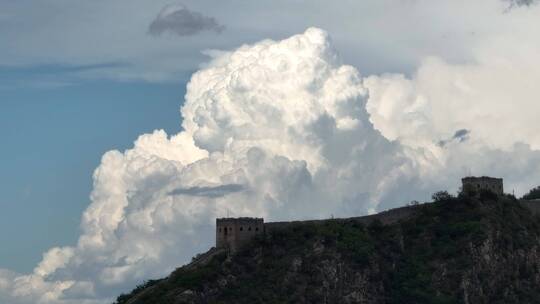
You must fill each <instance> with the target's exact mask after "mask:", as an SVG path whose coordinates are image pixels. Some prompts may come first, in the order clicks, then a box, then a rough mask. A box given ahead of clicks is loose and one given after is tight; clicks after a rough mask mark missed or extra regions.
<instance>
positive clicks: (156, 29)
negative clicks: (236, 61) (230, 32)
mask: <svg viewBox="0 0 540 304" xmlns="http://www.w3.org/2000/svg"><path fill="white" fill-rule="evenodd" d="M224 29H225V27H224V26H223V25H221V24H219V23H218V22H217V20H216V19H215V18H212V17H207V16H204V15H203V14H201V13H199V12H195V11H192V10H189V9H188V8H187V7H185V6H184V5H178V4H176V5H167V6H165V7H164V8H163V9H162V10H161V12H160V13H159V14H158V16H157V17H156V19H154V21H152V23H151V24H150V27H149V28H148V33H149V34H151V35H154V36H159V35H161V34H163V33H171V34H175V35H178V36H192V35H195V34H198V33H200V32H203V31H213V32H216V33H221V32H222V31H223V30H224Z"/></svg>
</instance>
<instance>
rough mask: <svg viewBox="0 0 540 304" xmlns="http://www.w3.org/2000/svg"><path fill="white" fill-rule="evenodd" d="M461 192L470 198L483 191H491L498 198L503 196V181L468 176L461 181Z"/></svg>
mask: <svg viewBox="0 0 540 304" xmlns="http://www.w3.org/2000/svg"><path fill="white" fill-rule="evenodd" d="M461 183H462V192H463V193H464V194H467V195H470V196H478V195H480V192H482V191H484V190H488V191H491V192H493V193H495V194H497V195H498V196H502V195H504V188H503V179H502V178H495V177H489V176H481V177H475V176H468V177H464V178H462V179H461Z"/></svg>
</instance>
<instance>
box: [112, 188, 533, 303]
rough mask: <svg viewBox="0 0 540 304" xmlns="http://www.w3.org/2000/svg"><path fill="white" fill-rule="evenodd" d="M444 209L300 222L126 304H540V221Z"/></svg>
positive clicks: (518, 214) (515, 207)
mask: <svg viewBox="0 0 540 304" xmlns="http://www.w3.org/2000/svg"><path fill="white" fill-rule="evenodd" d="M437 200H438V201H436V202H433V203H429V204H423V205H419V206H416V207H415V210H416V211H417V212H415V214H414V216H411V217H409V218H406V219H404V220H401V221H399V222H396V223H392V224H388V225H384V224H383V223H381V222H380V221H378V220H374V221H371V222H370V223H369V224H367V225H366V224H365V223H362V222H360V221H357V220H354V219H350V220H327V221H324V222H321V223H318V224H315V223H313V222H307V223H302V222H297V223H295V224H294V225H290V226H289V227H287V228H284V229H281V230H276V231H272V232H270V233H266V234H265V235H263V236H260V237H258V238H256V239H255V240H253V242H252V243H251V244H250V246H248V247H246V248H245V249H244V250H241V251H240V252H238V253H237V254H236V255H233V256H228V255H227V253H226V252H224V251H222V250H221V251H220V250H216V249H214V250H211V251H210V252H209V253H207V254H206V255H203V256H201V257H200V259H199V260H198V261H197V262H195V263H193V264H190V265H186V266H184V267H181V268H178V269H177V270H176V271H174V272H173V273H171V275H170V276H169V277H167V278H165V279H162V280H157V281H150V282H147V283H146V284H143V285H141V286H139V287H138V288H136V289H135V290H134V291H133V292H131V293H130V294H127V295H121V296H120V297H119V298H118V300H117V302H116V303H118V304H126V303H130V304H143V303H144V304H152V303H160V304H168V303H171V304H172V303H175V304H176V303H440V304H442V303H540V289H539V288H538V286H539V284H540V221H539V218H538V217H536V216H535V215H533V214H532V212H530V211H529V209H527V208H525V207H524V206H523V205H522V204H520V202H519V201H517V200H516V199H515V198H513V197H501V198H497V197H496V196H494V195H485V194H484V195H482V197H481V198H469V197H465V196H460V197H457V198H456V197H451V196H447V195H443V196H438V197H437Z"/></svg>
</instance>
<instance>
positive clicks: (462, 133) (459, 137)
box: [439, 129, 471, 147]
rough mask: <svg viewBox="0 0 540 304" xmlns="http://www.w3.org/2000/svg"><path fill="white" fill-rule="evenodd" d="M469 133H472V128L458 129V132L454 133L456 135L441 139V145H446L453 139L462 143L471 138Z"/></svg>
mask: <svg viewBox="0 0 540 304" xmlns="http://www.w3.org/2000/svg"><path fill="white" fill-rule="evenodd" d="M469 134H471V131H470V130H467V129H459V130H457V131H456V133H454V135H453V136H452V137H451V138H449V139H445V140H441V141H439V146H441V147H444V146H446V145H447V144H449V143H450V142H453V141H455V142H460V143H461V142H464V141H466V140H468V139H469Z"/></svg>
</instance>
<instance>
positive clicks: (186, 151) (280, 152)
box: [0, 28, 540, 304]
mask: <svg viewBox="0 0 540 304" xmlns="http://www.w3.org/2000/svg"><path fill="white" fill-rule="evenodd" d="M488 66H489V67H490V68H488ZM518 69H521V70H522V71H523V69H525V70H526V71H528V72H529V73H531V75H536V74H535V73H537V72H538V69H537V68H535V67H534V65H530V64H528V65H525V66H520V67H516V68H515V69H513V68H511V67H508V66H507V65H504V64H502V65H497V64H495V65H492V64H483V63H479V64H478V65H474V66H472V67H471V66H453V65H450V64H448V63H445V62H444V61H442V60H439V59H430V60H427V61H426V62H424V64H422V66H421V67H420V69H419V71H418V72H417V73H416V74H415V75H414V76H413V77H411V78H408V77H405V76H403V75H383V76H370V77H367V78H363V77H362V76H361V75H360V74H359V72H358V71H357V70H356V69H355V68H353V67H352V66H348V65H343V64H342V63H341V62H340V59H339V57H338V55H337V53H336V52H335V50H334V49H333V47H332V44H331V41H330V39H329V37H328V35H327V33H326V32H324V31H323V30H320V29H316V28H310V29H308V30H306V31H305V33H302V34H300V35H296V36H292V37H290V38H288V39H285V40H282V41H272V40H264V41H261V42H259V43H255V44H253V45H244V46H242V47H240V48H238V49H236V50H234V51H230V52H225V53H220V54H219V55H217V56H216V57H214V58H213V59H212V60H211V62H210V63H209V64H208V65H207V66H206V67H205V68H203V69H201V70H200V71H198V72H196V73H195V74H194V75H193V76H192V78H191V81H190V82H189V84H188V86H187V93H186V96H185V104H184V105H183V106H182V109H181V114H182V126H183V131H182V132H180V133H179V134H176V135H171V136H168V135H167V134H166V133H165V132H164V131H155V132H154V133H152V134H144V135H141V136H140V137H139V138H138V139H137V140H136V141H135V143H134V147H133V148H132V149H130V150H127V151H125V152H123V153H122V152H119V151H110V152H108V153H106V154H105V155H104V156H103V158H102V161H101V164H100V166H99V167H98V168H97V169H96V170H95V172H94V176H93V178H94V189H93V191H92V194H91V203H90V205H89V206H88V208H87V210H86V211H85V212H84V214H83V216H82V222H81V229H82V234H81V236H80V238H79V240H78V242H77V244H76V245H75V246H72V247H59V248H53V249H51V250H49V251H48V252H47V253H45V254H44V255H43V260H42V261H41V263H39V265H38V266H37V267H36V268H35V269H34V271H33V273H31V274H16V273H13V272H10V271H7V270H0V302H2V303H14V304H15V303H54V304H58V303H61V304H67V303H107V302H110V301H112V299H113V298H114V297H115V296H117V295H118V294H119V293H120V292H122V291H126V290H129V289H130V288H131V287H133V286H135V285H136V284H137V283H140V282H142V281H143V280H146V279H150V278H156V277H161V276H163V275H165V274H167V273H168V272H169V271H171V270H172V269H173V268H174V267H176V266H178V265H181V264H182V263H185V262H187V261H188V260H189V258H190V257H191V256H193V255H194V254H195V253H197V252H201V251H204V250H205V249H208V248H209V247H210V246H211V245H212V243H213V235H214V234H213V224H214V219H215V218H216V217H220V216H225V215H227V213H229V214H230V215H231V216H260V217H265V218H266V219H267V220H287V219H299V218H327V217H330V216H331V215H332V214H333V215H334V216H350V215H361V214H366V213H370V212H375V211H377V210H380V209H384V208H388V207H390V206H395V205H396V204H402V203H404V202H406V201H408V200H411V199H419V197H418V196H417V195H418V193H426V194H429V193H430V192H431V191H434V190H438V189H441V187H446V185H449V184H450V185H452V184H455V183H456V180H457V178H458V177H460V176H461V175H462V174H463V172H464V167H466V168H467V169H472V170H474V172H482V173H489V174H494V175H499V174H500V173H504V172H510V171H512V172H514V173H513V175H511V176H508V177H509V182H510V185H511V186H512V185H525V186H529V184H527V181H534V180H535V179H536V180H538V179H539V178H540V170H539V169H540V168H539V165H538V164H540V152H539V151H538V149H539V148H540V137H539V135H538V134H540V132H538V131H539V130H538V128H533V127H532V126H533V124H531V123H532V119H533V117H532V116H528V115H525V114H526V113H527V111H523V110H521V111H520V110H519V109H516V105H517V106H519V107H524V106H526V105H528V106H529V107H533V108H532V109H533V111H531V113H539V112H540V111H538V110H540V109H539V108H538V104H531V103H530V100H529V99H527V98H526V96H527V92H524V91H526V90H529V89H531V90H532V89H533V88H535V86H531V87H529V86H528V85H526V84H525V85H524V84H523V83H521V85H520V84H519V83H517V81H516V80H515V79H517V78H516V77H514V76H516V74H517V73H518V72H519V71H518ZM494 72H497V73H494ZM499 72H500V74H498V73H499ZM433 75H437V77H433ZM496 75H499V76H496ZM537 76H540V75H537ZM497 77H500V78H497ZM536 79H538V77H536ZM499 81H503V82H504V83H505V84H506V87H505V88H506V89H509V90H510V91H511V92H508V91H505V90H504V88H503V87H501V86H500V85H497V84H498V82H499ZM520 92H521V94H520ZM505 94H506V95H505ZM514 94H515V95H514ZM509 95H512V96H509ZM510 97H512V99H511V102H510V99H508V100H506V99H505V98H510ZM494 99H497V102H496V103H495V102H494V101H493V100H494ZM535 110H536V111H535ZM503 124H504V125H507V126H509V127H508V129H503V130H501V129H500V128H498V126H501V125H503ZM449 138H450V139H451V140H448V141H447V142H446V143H445V144H444V145H440V144H439V143H440V141H441V140H447V139H449ZM464 138H466V140H465V139H464ZM509 168H511V169H509Z"/></svg>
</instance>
